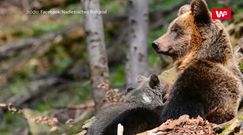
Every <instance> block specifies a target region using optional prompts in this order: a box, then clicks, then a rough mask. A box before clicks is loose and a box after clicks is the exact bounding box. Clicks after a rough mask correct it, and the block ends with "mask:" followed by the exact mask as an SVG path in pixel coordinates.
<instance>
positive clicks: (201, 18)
mask: <svg viewBox="0 0 243 135" xmlns="http://www.w3.org/2000/svg"><path fill="white" fill-rule="evenodd" d="M191 12H192V15H193V16H194V20H195V23H197V24H209V23H210V21H211V18H210V12H209V9H208V5H207V3H206V2H205V1H204V0H192V2H191Z"/></svg>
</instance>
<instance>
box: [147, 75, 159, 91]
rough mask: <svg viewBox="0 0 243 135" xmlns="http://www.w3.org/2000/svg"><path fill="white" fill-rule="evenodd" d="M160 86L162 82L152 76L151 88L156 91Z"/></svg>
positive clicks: (150, 80)
mask: <svg viewBox="0 0 243 135" xmlns="http://www.w3.org/2000/svg"><path fill="white" fill-rule="evenodd" d="M159 85H160V81H159V78H158V76H157V75H155V74H152V75H151V76H150V79H149V86H150V87H151V88H152V89H154V88H155V87H156V86H159Z"/></svg>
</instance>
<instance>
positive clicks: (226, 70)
mask: <svg viewBox="0 0 243 135" xmlns="http://www.w3.org/2000/svg"><path fill="white" fill-rule="evenodd" d="M152 46H153V48H154V49H155V50H156V52H157V53H159V54H164V55H168V56H171V57H172V58H173V60H174V63H175V65H176V72H177V79H176V80H175V83H174V84H173V86H172V88H171V90H170V95H169V97H168V100H167V101H166V103H165V106H164V108H163V111H162V114H161V119H162V121H163V122H164V121H166V120H167V119H171V118H172V119H175V118H178V117H179V116H181V115H183V114H188V115H189V116H191V117H197V116H198V115H200V116H202V117H204V118H205V119H207V120H209V121H210V122H213V123H223V122H226V121H228V120H230V119H232V118H234V116H235V115H236V113H237V109H238V106H239V102H240V97H241V91H242V83H241V80H240V76H241V73H240V71H239V69H238V67H237V66H236V64H235V59H234V55H233V49H232V46H231V43H230V39H229V36H228V35H227V32H226V30H225V28H224V25H223V24H222V23H221V22H220V21H219V20H212V19H211V13H210V11H209V9H208V6H207V4H206V2H205V1H204V0H192V2H191V4H190V5H185V6H183V7H181V8H180V10H179V13H178V17H177V18H176V19H174V20H173V21H172V22H171V24H170V25H169V28H168V31H167V32H166V33H165V34H164V35H163V36H161V37H159V38H158V39H157V40H155V41H154V42H153V44H152Z"/></svg>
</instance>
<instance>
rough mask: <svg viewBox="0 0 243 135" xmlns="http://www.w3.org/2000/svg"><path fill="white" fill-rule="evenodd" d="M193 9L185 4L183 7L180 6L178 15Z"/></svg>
mask: <svg viewBox="0 0 243 135" xmlns="http://www.w3.org/2000/svg"><path fill="white" fill-rule="evenodd" d="M190 10H191V6H190V5H188V4H186V5H183V6H182V7H180V9H179V11H178V13H177V16H180V15H182V14H185V13H187V12H189V11H190Z"/></svg>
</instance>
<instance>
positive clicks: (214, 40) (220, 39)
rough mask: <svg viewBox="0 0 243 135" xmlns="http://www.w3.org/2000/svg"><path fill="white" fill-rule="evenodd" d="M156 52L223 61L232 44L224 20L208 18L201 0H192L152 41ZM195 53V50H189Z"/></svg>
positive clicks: (208, 13)
mask: <svg viewBox="0 0 243 135" xmlns="http://www.w3.org/2000/svg"><path fill="white" fill-rule="evenodd" d="M152 46H153V48H154V49H155V50H156V52H157V53H159V54H164V55H169V56H171V57H172V58H173V59H174V60H178V59H179V58H183V56H185V55H193V56H195V55H197V57H200V58H204V59H209V60H212V61H217V62H218V61H219V62H223V61H225V60H226V56H227V55H226V54H227V53H231V45H230V42H229V38H228V36H227V33H226V32H225V30H224V26H223V24H222V23H221V22H220V21H218V20H212V19H211V13H210V11H209V9H208V6H207V4H206V2H205V1H204V0H192V2H191V4H190V5H184V6H182V7H181V8H180V9H179V12H178V14H177V18H176V19H174V20H173V21H172V22H171V23H170V25H169V27H168V30H167V32H166V33H165V34H164V35H163V36H161V37H159V38H158V39H156V40H155V41H154V42H153V43H152ZM192 53H194V54H192Z"/></svg>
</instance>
